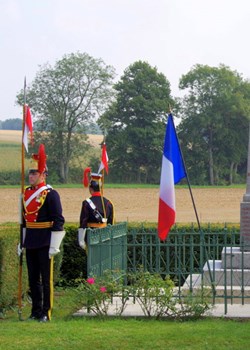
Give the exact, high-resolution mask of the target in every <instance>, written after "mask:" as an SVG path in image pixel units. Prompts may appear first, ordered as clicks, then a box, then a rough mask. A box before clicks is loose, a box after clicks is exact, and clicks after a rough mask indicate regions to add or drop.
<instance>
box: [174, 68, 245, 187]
mask: <svg viewBox="0 0 250 350" xmlns="http://www.w3.org/2000/svg"><path fill="white" fill-rule="evenodd" d="M179 86H180V88H181V89H185V90H187V91H188V92H187V94H186V95H185V96H184V98H183V100H182V102H181V116H182V122H181V123H180V125H179V127H178V129H179V131H180V134H179V136H180V139H181V140H182V143H183V152H184V153H185V156H186V158H187V159H186V163H187V164H188V165H189V167H190V170H191V174H192V177H194V178H195V182H198V183H210V184H211V185H214V184H218V183H221V182H223V181H229V182H230V183H231V182H232V181H233V175H235V174H236V172H237V168H238V165H239V164H240V163H242V162H244V161H245V159H246V147H247V143H248V142H247V137H248V133H247V130H248V119H247V117H248V116H249V115H250V113H249V112H250V99H249V98H250V94H249V92H250V85H249V82H247V81H244V80H243V79H242V77H241V76H240V74H238V73H237V72H236V71H232V70H231V69H229V68H228V67H226V66H224V65H220V66H219V67H209V66H207V65H196V66H194V67H193V68H192V69H191V70H190V72H188V73H187V74H186V75H183V76H182V77H181V79H180V84H179Z"/></svg>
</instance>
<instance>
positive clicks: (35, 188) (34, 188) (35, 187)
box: [32, 181, 46, 190]
mask: <svg viewBox="0 0 250 350" xmlns="http://www.w3.org/2000/svg"><path fill="white" fill-rule="evenodd" d="M42 186H46V184H45V182H44V181H43V182H41V183H40V184H38V185H36V186H32V190H38V189H39V188H40V187H42Z"/></svg>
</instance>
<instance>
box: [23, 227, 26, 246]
mask: <svg viewBox="0 0 250 350" xmlns="http://www.w3.org/2000/svg"><path fill="white" fill-rule="evenodd" d="M25 237H26V227H24V228H23V244H24V241H25Z"/></svg>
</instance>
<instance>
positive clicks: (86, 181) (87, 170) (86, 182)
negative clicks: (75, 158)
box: [82, 167, 91, 187]
mask: <svg viewBox="0 0 250 350" xmlns="http://www.w3.org/2000/svg"><path fill="white" fill-rule="evenodd" d="M90 173H91V168H90V167H87V168H85V169H84V171H83V179H82V183H83V185H84V187H88V185H89V178H90Z"/></svg>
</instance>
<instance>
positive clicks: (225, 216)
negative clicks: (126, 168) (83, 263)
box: [0, 188, 245, 223]
mask: <svg viewBox="0 0 250 350" xmlns="http://www.w3.org/2000/svg"><path fill="white" fill-rule="evenodd" d="M57 190H58V192H59V194H60V196H61V201H62V206H63V212H64V216H65V220H66V222H78V221H79V215H80V210H81V203H82V201H83V200H84V199H85V198H86V197H87V196H88V195H89V194H88V190H87V189H84V188H82V189H79V188H75V189H61V188H59V189H57ZM192 193H193V197H194V201H195V205H196V209H197V214H198V217H199V220H200V222H201V223H209V222H210V223H216V222H218V223H219V222H220V223H221V222H222V223H223V222H227V223H239V222H240V203H241V201H242V198H243V195H244V193H245V190H244V189H238V188H237V189H231V188H218V189H215V188H212V189H208V188H204V189H200V188H199V189H196V188H195V189H193V190H192ZM0 194H1V201H0V223H3V222H18V220H19V219H18V218H19V215H18V202H19V199H18V198H19V197H20V190H19V189H0ZM105 196H106V197H107V198H109V199H110V200H111V201H112V202H113V204H114V206H115V214H116V221H117V222H121V221H129V222H135V221H137V222H157V218H158V200H159V199H158V198H159V190H158V189H106V190H105ZM176 210H177V217H176V222H177V223H178V222H180V223H184V222H190V223H191V222H196V217H195V212H194V208H193V205H192V201H191V196H190V193H189V190H188V189H178V188H177V189H176Z"/></svg>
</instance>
